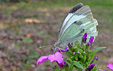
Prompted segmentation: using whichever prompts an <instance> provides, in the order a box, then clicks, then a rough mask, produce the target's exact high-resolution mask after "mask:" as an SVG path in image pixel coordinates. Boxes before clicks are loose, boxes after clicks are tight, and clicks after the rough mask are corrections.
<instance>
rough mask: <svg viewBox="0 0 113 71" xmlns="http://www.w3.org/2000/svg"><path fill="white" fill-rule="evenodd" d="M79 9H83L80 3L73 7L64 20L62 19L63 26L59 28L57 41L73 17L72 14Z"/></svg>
mask: <svg viewBox="0 0 113 71" xmlns="http://www.w3.org/2000/svg"><path fill="white" fill-rule="evenodd" d="M81 7H83V4H82V3H79V4H77V5H76V6H74V7H73V8H72V9H71V10H70V11H69V13H68V15H67V16H66V18H65V19H64V21H63V24H62V26H61V28H60V32H59V36H58V39H59V38H60V36H61V34H62V33H63V32H62V31H63V30H64V28H63V27H64V25H65V24H66V23H67V22H68V21H69V20H70V18H72V16H73V15H74V13H75V12H76V11H77V10H78V9H80V8H81Z"/></svg>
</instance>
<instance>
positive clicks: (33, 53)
mask: <svg viewBox="0 0 113 71" xmlns="http://www.w3.org/2000/svg"><path fill="white" fill-rule="evenodd" d="M29 58H38V55H37V53H36V52H32V53H30V54H29Z"/></svg>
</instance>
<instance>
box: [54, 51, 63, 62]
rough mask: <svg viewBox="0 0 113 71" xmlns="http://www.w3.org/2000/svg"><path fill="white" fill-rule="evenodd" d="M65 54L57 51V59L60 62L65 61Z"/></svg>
mask: <svg viewBox="0 0 113 71" xmlns="http://www.w3.org/2000/svg"><path fill="white" fill-rule="evenodd" d="M63 60H64V59H63V56H62V54H61V53H60V52H56V53H55V61H57V62H58V63H59V64H60V63H62V62H63Z"/></svg>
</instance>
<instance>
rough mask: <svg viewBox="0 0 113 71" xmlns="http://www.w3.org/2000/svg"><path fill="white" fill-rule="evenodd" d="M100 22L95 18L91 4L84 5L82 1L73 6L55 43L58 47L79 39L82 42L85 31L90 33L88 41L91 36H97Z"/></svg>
mask: <svg viewBox="0 0 113 71" xmlns="http://www.w3.org/2000/svg"><path fill="white" fill-rule="evenodd" d="M97 25H98V22H97V20H96V19H94V18H93V16H92V13H91V10H90V8H89V6H87V5H86V6H83V4H82V3H79V4H77V5H76V6H75V7H73V8H72V9H71V10H70V11H69V14H68V15H67V17H66V18H65V19H64V22H63V24H62V26H61V28H60V32H59V36H58V41H57V42H56V43H55V44H54V46H55V47H56V46H57V45H58V47H66V44H67V43H69V42H71V43H74V42H75V41H78V42H80V43H81V40H82V36H83V35H84V33H87V34H88V37H87V41H89V38H90V37H91V36H94V37H96V36H97V34H98V32H97V29H96V26H97Z"/></svg>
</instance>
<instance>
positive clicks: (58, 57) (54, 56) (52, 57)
mask: <svg viewBox="0 0 113 71" xmlns="http://www.w3.org/2000/svg"><path fill="white" fill-rule="evenodd" d="M48 59H49V60H50V62H53V61H56V62H57V63H58V65H59V66H60V68H63V60H64V58H63V56H62V54H61V53H60V52H59V51H57V52H56V53H55V54H50V55H48V56H41V57H40V58H39V59H38V61H37V65H39V64H40V63H43V62H45V61H47V60H48Z"/></svg>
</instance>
